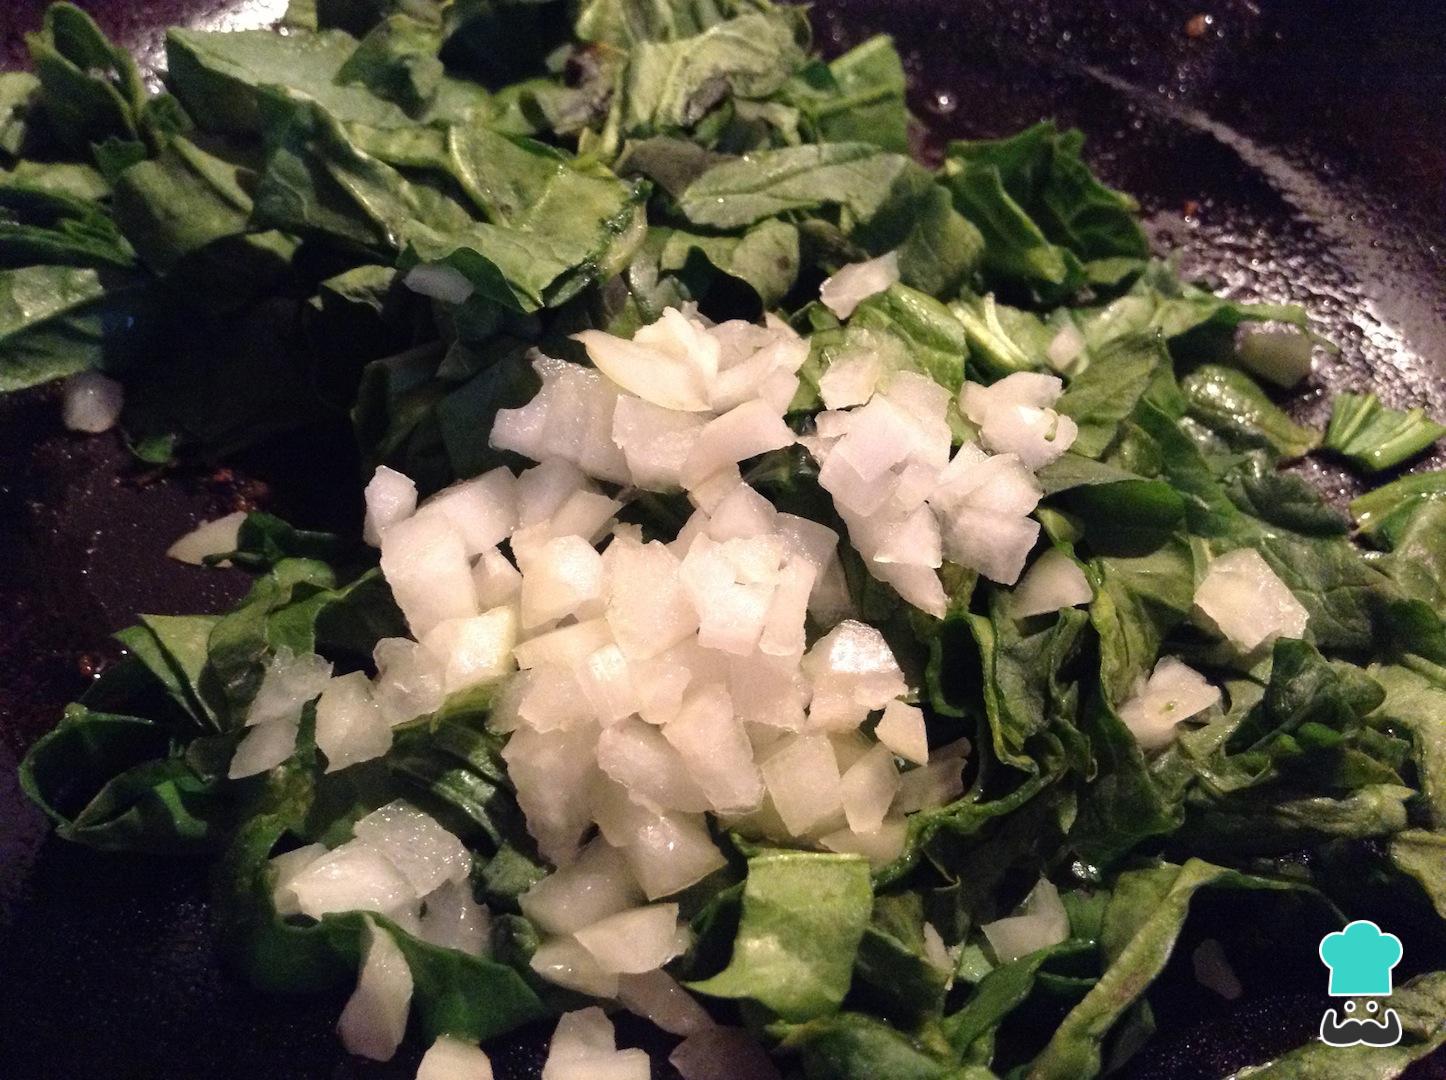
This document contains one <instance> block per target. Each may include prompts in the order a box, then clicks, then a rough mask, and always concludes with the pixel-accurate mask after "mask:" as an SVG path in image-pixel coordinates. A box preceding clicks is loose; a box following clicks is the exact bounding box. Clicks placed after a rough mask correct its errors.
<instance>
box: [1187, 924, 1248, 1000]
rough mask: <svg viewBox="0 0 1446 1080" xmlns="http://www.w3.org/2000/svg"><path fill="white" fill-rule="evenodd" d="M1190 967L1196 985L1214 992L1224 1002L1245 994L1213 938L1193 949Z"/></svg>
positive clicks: (1243, 988) (1218, 944)
mask: <svg viewBox="0 0 1446 1080" xmlns="http://www.w3.org/2000/svg"><path fill="white" fill-rule="evenodd" d="M1190 966H1191V967H1192V968H1193V969H1194V972H1195V981H1196V982H1197V983H1199V984H1200V985H1201V986H1203V987H1205V988H1206V989H1208V990H1214V991H1215V992H1216V993H1217V994H1219V995H1220V996H1221V997H1223V998H1224V999H1225V1000H1226V1001H1235V1000H1236V999H1238V998H1239V997H1240V996H1241V995H1243V994H1244V993H1245V987H1244V986H1242V985H1241V984H1240V976H1239V975H1237V974H1235V968H1233V967H1232V966H1231V964H1230V960H1229V958H1228V957H1227V956H1226V955H1225V950H1224V949H1223V948H1222V947H1221V945H1220V942H1218V941H1216V940H1215V939H1214V938H1206V939H1205V940H1204V941H1202V942H1200V944H1199V945H1197V946H1196V947H1195V951H1194V952H1193V953H1191V954H1190Z"/></svg>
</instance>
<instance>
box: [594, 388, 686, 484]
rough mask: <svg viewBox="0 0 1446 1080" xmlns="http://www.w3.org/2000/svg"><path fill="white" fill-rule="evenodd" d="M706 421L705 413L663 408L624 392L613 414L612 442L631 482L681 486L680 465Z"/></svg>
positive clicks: (681, 470)
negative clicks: (620, 450)
mask: <svg viewBox="0 0 1446 1080" xmlns="http://www.w3.org/2000/svg"><path fill="white" fill-rule="evenodd" d="M707 422H708V416H707V414H704V413H696V412H678V411H676V410H674V409H665V408H663V407H662V406H660V405H654V404H652V403H651V402H648V401H644V400H643V399H642V398H636V397H633V396H632V395H630V394H624V395H622V396H620V397H619V398H618V406H617V411H616V412H615V413H614V414H613V442H615V443H617V444H618V446H619V447H620V448H621V449H622V452H623V457H624V458H625V459H626V460H627V464H628V470H629V471H630V472H631V473H632V477H633V483H634V484H636V485H637V486H638V487H640V488H645V489H647V490H649V491H668V490H671V489H673V488H678V487H681V486H682V484H683V480H682V475H683V466H684V465H685V464H686V463H687V461H688V455H689V454H691V453H692V452H693V445H694V444H695V443H696V442H697V441H698V435H699V433H700V432H702V430H703V425H704V424H706V423H707Z"/></svg>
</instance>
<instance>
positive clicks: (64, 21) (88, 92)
mask: <svg viewBox="0 0 1446 1080" xmlns="http://www.w3.org/2000/svg"><path fill="white" fill-rule="evenodd" d="M25 43H26V45H27V46H28V47H29V50H30V60H31V62H32V63H33V64H34V65H35V74H36V76H37V78H39V80H40V89H41V102H42V106H43V108H44V110H45V116H46V120H47V122H48V125H49V128H50V130H51V131H52V132H53V133H54V134H55V136H56V137H57V138H58V139H59V140H60V141H61V142H62V143H63V144H64V145H65V147H66V149H67V150H69V151H70V152H71V153H72V154H74V155H75V156H77V157H85V156H87V155H89V153H90V148H91V145H92V144H94V143H102V142H105V141H106V140H107V139H111V138H114V139H120V140H134V139H136V138H138V137H139V136H140V134H141V130H140V113H141V110H142V107H143V106H144V105H145V100H146V90H145V85H144V83H142V81H141V73H140V69H139V68H138V67H137V66H136V62H135V60H134V59H133V58H132V57H131V54H130V53H129V52H127V51H126V50H125V49H122V48H119V47H117V46H115V45H112V44H111V43H110V42H109V41H107V40H106V37H105V35H104V34H103V33H101V31H100V27H98V26H96V24H95V21H94V20H93V19H92V18H91V17H90V16H89V15H87V14H86V13H85V12H83V11H81V10H80V8H78V7H76V6H74V5H73V4H52V5H50V7H48V8H47V9H46V11H45V20H44V22H43V23H42V24H41V28H40V30H39V32H37V33H34V34H28V35H26V38H25Z"/></svg>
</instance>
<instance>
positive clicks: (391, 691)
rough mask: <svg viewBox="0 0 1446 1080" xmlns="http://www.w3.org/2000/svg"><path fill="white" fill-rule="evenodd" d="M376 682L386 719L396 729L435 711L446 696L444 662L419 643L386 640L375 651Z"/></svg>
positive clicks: (377, 699) (376, 693) (378, 703)
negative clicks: (398, 725) (443, 686)
mask: <svg viewBox="0 0 1446 1080" xmlns="http://www.w3.org/2000/svg"><path fill="white" fill-rule="evenodd" d="M372 662H373V663H374V664H376V668H377V676H376V679H375V680H373V684H372V685H373V692H374V694H375V696H376V701H377V705H378V707H379V708H380V709H381V711H382V717H383V718H384V719H385V720H386V722H387V723H388V724H391V725H393V726H395V725H397V724H401V723H404V722H406V721H407V720H412V719H415V718H416V717H418V716H422V715H424V714H426V713H430V712H433V711H435V710H436V709H437V708H438V707H439V706H440V705H441V704H442V700H443V698H444V697H445V696H446V691H445V690H444V689H443V688H442V680H443V676H444V673H445V670H446V669H445V667H444V664H443V661H442V660H440V659H438V658H437V657H436V656H434V655H433V654H432V652H431V651H430V650H429V649H427V648H426V647H425V646H424V645H422V643H421V642H419V641H413V640H411V639H410V638H383V639H382V640H381V641H378V642H377V644H376V647H375V648H374V649H372Z"/></svg>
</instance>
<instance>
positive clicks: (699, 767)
mask: <svg viewBox="0 0 1446 1080" xmlns="http://www.w3.org/2000/svg"><path fill="white" fill-rule="evenodd" d="M663 736H664V737H665V738H666V739H667V740H668V742H669V743H671V744H672V746H673V749H675V750H677V751H678V754H679V756H680V757H681V758H682V759H683V763H684V764H685V765H686V766H687V767H688V772H689V774H690V775H691V776H692V777H693V779H694V781H696V783H697V784H698V786H699V787H700V788H701V789H702V790H703V794H704V795H706V796H707V797H708V801H709V803H710V804H711V805H712V808H713V810H715V811H716V812H718V813H720V814H730V813H731V814H741V813H747V812H748V811H749V810H753V809H755V808H757V806H758V804H759V803H760V802H762V801H763V778H762V776H761V775H760V774H759V772H758V766H757V765H755V764H754V762H753V746H752V744H751V743H749V741H748V735H747V734H746V733H745V732H744V730H743V725H742V724H741V723H740V722H739V720H738V718H737V717H736V716H735V715H734V713H733V702H732V700H731V699H730V697H729V696H728V691H727V690H726V689H725V688H724V687H722V686H720V685H718V684H716V683H715V684H713V685H711V686H705V687H703V688H701V689H700V690H698V691H696V692H694V693H692V694H690V695H689V696H688V697H687V698H685V699H684V701H683V707H682V708H681V709H680V710H679V712H678V715H677V716H676V717H674V718H673V719H672V720H670V721H668V723H667V724H665V725H664V726H663Z"/></svg>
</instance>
